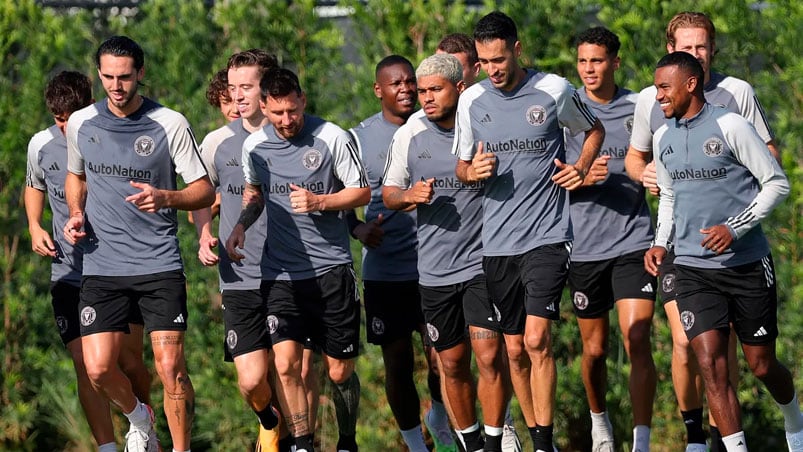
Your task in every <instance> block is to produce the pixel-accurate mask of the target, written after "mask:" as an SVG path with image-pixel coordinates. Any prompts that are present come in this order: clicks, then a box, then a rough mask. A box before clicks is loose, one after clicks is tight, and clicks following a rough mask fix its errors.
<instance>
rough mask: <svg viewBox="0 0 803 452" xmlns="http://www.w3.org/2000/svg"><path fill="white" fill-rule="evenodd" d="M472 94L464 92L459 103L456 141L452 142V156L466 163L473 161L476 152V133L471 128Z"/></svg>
mask: <svg viewBox="0 0 803 452" xmlns="http://www.w3.org/2000/svg"><path fill="white" fill-rule="evenodd" d="M475 86H477V85H475ZM472 88H474V87H472ZM471 94H472V93H471V92H464V93H463V94H462V95H461V96H460V99H459V100H458V101H457V112H456V115H455V127H454V141H453V142H452V154H454V155H456V156H457V158H459V159H460V160H465V161H471V159H472V158H474V152H475V150H476V148H475V146H474V131H473V130H472V128H471V114H470V112H469V110H470V107H471V101H472V99H473V97H472V96H471Z"/></svg>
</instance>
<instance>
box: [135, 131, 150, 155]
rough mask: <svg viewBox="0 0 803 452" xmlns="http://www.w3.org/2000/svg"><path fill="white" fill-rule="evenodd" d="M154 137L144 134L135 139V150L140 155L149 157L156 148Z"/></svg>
mask: <svg viewBox="0 0 803 452" xmlns="http://www.w3.org/2000/svg"><path fill="white" fill-rule="evenodd" d="M154 147H155V146H154V144H153V138H151V137H149V136H147V135H142V136H141V137H139V138H137V139H136V140H135V141H134V152H136V153H137V155H138V156H140V157H147V156H149V155H151V154H153V149H154Z"/></svg>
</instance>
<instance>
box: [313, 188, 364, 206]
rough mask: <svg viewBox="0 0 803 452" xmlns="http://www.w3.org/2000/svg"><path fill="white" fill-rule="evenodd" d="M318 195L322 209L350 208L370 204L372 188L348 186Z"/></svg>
mask: <svg viewBox="0 0 803 452" xmlns="http://www.w3.org/2000/svg"><path fill="white" fill-rule="evenodd" d="M318 196H319V197H320V200H321V205H322V208H321V209H320V210H348V209H354V208H356V207H360V206H364V205H366V204H368V202H369V201H370V200H371V189H370V188H368V187H346V188H344V189H342V190H340V191H339V192H337V193H329V194H325V195H318Z"/></svg>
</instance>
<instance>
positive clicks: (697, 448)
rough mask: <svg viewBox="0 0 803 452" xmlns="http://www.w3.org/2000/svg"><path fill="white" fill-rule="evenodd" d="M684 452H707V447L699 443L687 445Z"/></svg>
mask: <svg viewBox="0 0 803 452" xmlns="http://www.w3.org/2000/svg"><path fill="white" fill-rule="evenodd" d="M686 452H708V446H706V445H705V444H700V443H689V444H687V445H686Z"/></svg>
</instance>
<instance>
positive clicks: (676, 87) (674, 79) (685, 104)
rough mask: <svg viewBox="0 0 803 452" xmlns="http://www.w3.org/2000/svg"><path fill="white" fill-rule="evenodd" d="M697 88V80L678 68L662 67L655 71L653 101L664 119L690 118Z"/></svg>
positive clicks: (692, 113) (693, 112) (694, 112)
mask: <svg viewBox="0 0 803 452" xmlns="http://www.w3.org/2000/svg"><path fill="white" fill-rule="evenodd" d="M696 86H697V78H696V77H693V76H689V75H688V74H686V73H684V72H683V71H682V70H680V68H679V67H678V66H663V67H660V68H658V69H656V70H655V87H656V88H657V93H656V94H655V100H656V101H658V104H659V105H660V107H661V111H663V112H664V117H666V118H675V119H681V118H686V117H691V116H693V115H694V114H696V113H697V111H696V110H695V111H690V106H691V103H692V100H693V97H694V90H695V88H696Z"/></svg>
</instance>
